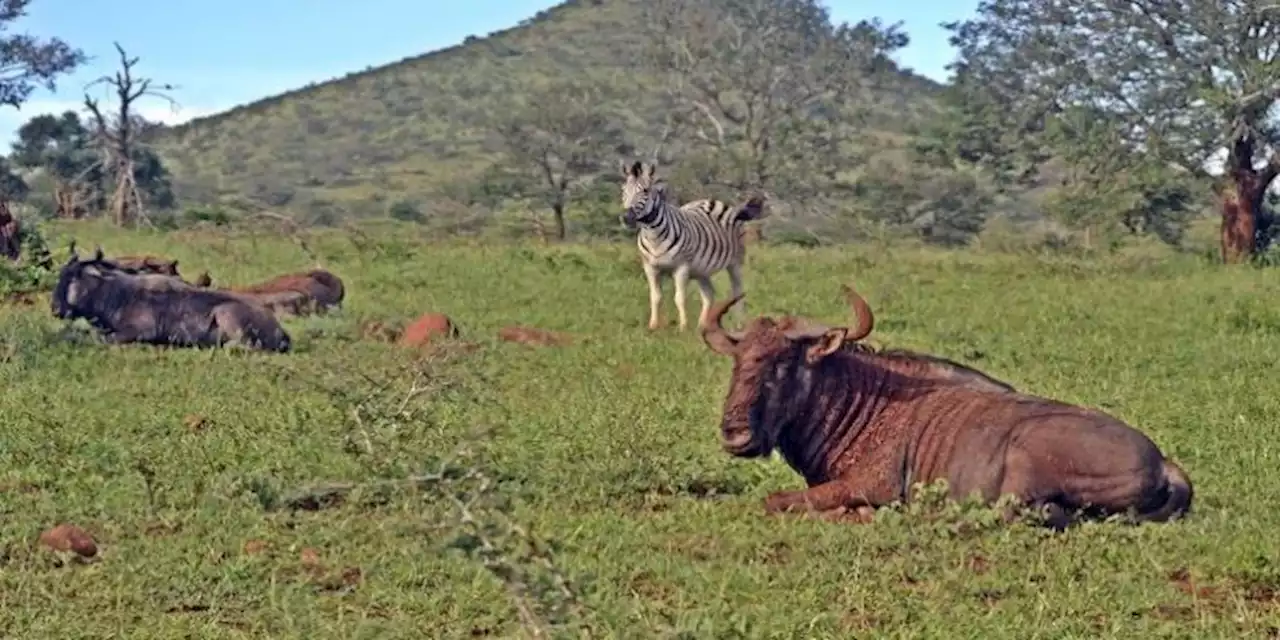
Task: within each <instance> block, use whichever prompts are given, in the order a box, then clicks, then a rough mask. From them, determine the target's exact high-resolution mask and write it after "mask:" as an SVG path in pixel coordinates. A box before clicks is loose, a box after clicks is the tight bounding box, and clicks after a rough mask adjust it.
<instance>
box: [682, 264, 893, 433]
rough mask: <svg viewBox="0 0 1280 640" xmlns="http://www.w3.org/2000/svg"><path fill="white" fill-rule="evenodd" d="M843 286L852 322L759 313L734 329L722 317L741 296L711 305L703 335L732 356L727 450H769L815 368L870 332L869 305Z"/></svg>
mask: <svg viewBox="0 0 1280 640" xmlns="http://www.w3.org/2000/svg"><path fill="white" fill-rule="evenodd" d="M844 291H845V296H846V297H847V298H848V300H849V304H850V305H851V306H852V307H853V311H854V316H855V318H854V320H855V322H854V325H855V326H854V327H853V328H849V327H835V328H830V327H826V326H823V325H819V324H816V323H813V322H810V321H807V320H804V319H802V318H794V317H785V318H781V319H774V318H770V317H767V316H761V317H758V318H756V319H754V320H752V321H751V322H750V323H749V324H748V325H747V327H746V329H745V330H743V331H741V332H730V331H728V330H726V329H725V328H724V326H723V325H722V324H721V321H722V319H723V318H724V315H725V312H727V311H728V310H729V308H730V307H732V306H733V305H734V304H736V303H737V302H738V301H739V300H741V299H742V296H738V297H736V298H733V299H730V300H726V301H723V302H720V303H718V304H717V305H716V306H715V307H713V308H712V310H711V313H710V318H709V322H708V326H707V327H705V328H703V329H702V339H703V340H704V341H705V342H706V343H707V346H708V347H710V348H711V350H712V351H715V352H716V353H719V354H721V355H727V356H730V357H732V358H733V376H732V378H731V380H730V382H729V394H728V396H727V397H726V398H725V402H724V414H723V417H722V419H721V424H720V436H721V439H722V442H723V446H724V449H725V451H727V452H729V453H731V454H733V455H735V456H739V457H744V458H750V457H763V456H767V455H769V453H770V452H772V451H773V449H774V447H776V446H777V444H778V437H779V434H780V432H781V430H782V428H783V427H784V426H786V424H787V422H788V421H790V420H791V419H792V418H793V417H794V415H793V414H794V406H793V405H794V402H793V400H795V399H796V398H801V397H803V396H804V395H805V392H807V391H808V390H809V389H810V388H811V386H812V382H813V373H814V371H815V370H816V369H818V368H819V367H821V366H822V364H823V362H824V361H825V360H826V358H827V357H828V356H830V355H831V354H833V353H836V352H838V351H840V350H841V348H842V347H843V346H844V345H845V344H846V343H854V342H857V341H858V340H861V339H863V338H865V337H867V336H868V335H869V334H870V333H871V330H872V328H873V327H874V326H875V316H874V314H872V312H871V307H870V306H868V305H867V301H866V300H864V299H863V298H862V296H861V295H858V293H857V292H856V291H854V290H853V289H852V288H850V287H848V286H846V287H844Z"/></svg>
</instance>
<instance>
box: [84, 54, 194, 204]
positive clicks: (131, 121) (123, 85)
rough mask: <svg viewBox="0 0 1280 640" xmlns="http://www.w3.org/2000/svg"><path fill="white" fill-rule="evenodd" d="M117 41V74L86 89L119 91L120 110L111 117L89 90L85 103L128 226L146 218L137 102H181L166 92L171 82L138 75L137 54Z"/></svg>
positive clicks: (113, 201) (174, 105) (117, 95)
mask: <svg viewBox="0 0 1280 640" xmlns="http://www.w3.org/2000/svg"><path fill="white" fill-rule="evenodd" d="M113 44H115V48H116V51H117V52H118V53H119V54H120V70H119V71H116V72H115V73H114V74H113V75H104V76H102V77H100V78H98V79H97V80H94V81H93V82H90V83H89V84H88V85H87V86H86V87H85V89H86V90H87V89H88V88H89V87H92V86H96V85H105V86H107V87H109V88H110V90H111V91H112V92H113V93H114V94H115V99H116V103H117V104H116V111H115V113H114V114H112V115H111V116H107V115H105V114H104V113H103V112H102V108H101V105H100V103H99V101H98V100H97V99H96V98H93V97H90V96H89V94H88V93H85V96H84V105H85V107H87V108H88V109H89V112H90V113H91V114H92V115H93V119H94V122H95V124H96V134H97V137H98V141H99V144H100V145H101V148H102V152H103V164H104V165H105V166H107V167H109V169H110V171H111V173H112V175H113V177H114V179H115V192H114V193H113V195H112V197H111V205H110V206H111V211H112V214H113V215H114V217H115V221H116V224H118V225H121V226H124V225H126V224H128V223H130V222H132V221H133V220H134V218H141V219H143V220H145V219H146V211H145V208H144V206H143V200H142V196H141V194H140V193H139V191H138V184H137V179H136V177H135V167H134V151H135V150H136V149H137V148H138V147H139V146H141V145H142V141H141V140H140V138H139V135H138V134H139V131H138V126H139V124H141V123H140V120H139V119H138V118H137V115H136V114H135V113H134V109H133V108H134V105H135V103H137V101H138V100H139V99H141V98H147V97H150V98H159V99H161V100H164V101H165V102H168V103H169V105H170V106H171V107H175V108H176V107H177V106H178V103H177V101H175V100H174V99H173V98H171V97H169V96H168V95H167V94H165V93H162V91H172V90H173V89H174V88H175V87H174V86H173V85H170V84H161V85H156V84H155V83H154V81H153V80H152V79H151V78H139V77H135V75H134V72H133V68H134V67H135V66H136V65H137V64H138V60H139V58H138V57H137V56H133V57H129V55H128V54H126V53H125V50H124V48H123V47H121V46H120V44H119V43H113Z"/></svg>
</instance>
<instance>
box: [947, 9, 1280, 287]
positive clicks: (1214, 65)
mask: <svg viewBox="0 0 1280 640" xmlns="http://www.w3.org/2000/svg"><path fill="white" fill-rule="evenodd" d="M944 26H945V27H946V28H947V29H948V30H950V31H951V34H952V36H951V42H952V44H954V45H955V46H956V47H957V48H958V49H959V60H958V62H957V63H956V64H954V65H953V67H952V68H953V69H954V71H955V72H956V74H957V88H958V90H959V91H961V92H963V93H964V94H965V95H967V96H970V97H972V98H974V99H973V101H972V102H973V105H974V109H975V110H976V111H978V112H980V113H981V114H982V115H981V117H980V118H979V119H980V120H981V121H982V122H986V123H992V125H993V128H994V130H996V131H998V132H999V133H1000V136H996V137H995V138H998V139H1001V140H1007V139H1009V138H1016V137H1018V136H1027V137H1028V139H1030V140H1035V141H1037V142H1039V143H1042V144H1044V145H1045V147H1046V148H1049V146H1048V145H1049V142H1050V141H1049V140H1046V139H1045V136H1044V133H1045V131H1046V128H1047V123H1048V122H1049V121H1050V120H1051V119H1053V117H1054V116H1056V115H1058V114H1061V113H1063V112H1064V111H1067V110H1069V109H1071V108H1085V109H1088V110H1089V111H1090V112H1091V113H1096V114H1101V115H1102V116H1104V120H1103V121H1104V122H1106V123H1107V124H1108V126H1109V127H1110V128H1111V133H1112V134H1113V135H1112V136H1111V137H1110V139H1108V140H1106V143H1107V144H1106V146H1100V147H1097V148H1095V150H1094V152H1095V153H1098V154H1114V156H1115V157H1116V158H1123V159H1125V160H1127V161H1132V162H1133V163H1136V164H1140V165H1143V166H1145V167H1146V168H1147V169H1150V167H1154V166H1160V167H1163V166H1166V165H1173V166H1177V167H1179V168H1181V169H1182V170H1184V171H1186V172H1188V173H1189V174H1190V176H1193V177H1194V176H1203V175H1205V164H1206V162H1207V161H1209V160H1210V159H1212V158H1214V157H1215V156H1217V157H1221V153H1222V152H1223V150H1224V149H1225V152H1226V160H1225V178H1226V180H1225V181H1224V182H1225V184H1224V186H1223V189H1222V201H1221V208H1222V216H1223V220H1222V231H1221V234H1222V257H1223V260H1224V261H1225V262H1240V261H1242V260H1245V259H1246V258H1248V257H1249V256H1250V255H1251V254H1252V253H1253V252H1254V251H1255V250H1256V248H1257V231H1258V228H1259V224H1258V223H1259V220H1258V216H1259V213H1260V212H1261V210H1262V202H1263V198H1264V194H1265V191H1266V188H1267V186H1268V185H1269V184H1270V183H1271V182H1272V180H1274V179H1275V177H1276V176H1277V175H1278V174H1280V156H1277V155H1276V154H1275V153H1274V152H1273V145H1274V144H1275V143H1276V142H1277V141H1280V127H1277V125H1276V123H1275V122H1274V121H1273V120H1272V119H1270V118H1269V113H1270V111H1271V109H1272V107H1273V106H1274V105H1275V103H1276V101H1277V99H1278V98H1280V58H1278V57H1277V56H1280V46H1277V45H1280V41H1278V38H1280V36H1277V30H1280V11H1277V10H1276V8H1275V6H1274V3H1271V2H1260V1H1256V0H1250V1H1242V2H1199V1H1195V0H1162V1H1156V0H1081V1H1079V2H1057V1H1054V0H984V1H983V2H982V3H981V4H980V5H979V7H978V12H977V17H975V18H973V19H971V20H966V21H962V22H955V23H949V24H946V25H944ZM983 153H984V154H989V153H990V152H988V151H983Z"/></svg>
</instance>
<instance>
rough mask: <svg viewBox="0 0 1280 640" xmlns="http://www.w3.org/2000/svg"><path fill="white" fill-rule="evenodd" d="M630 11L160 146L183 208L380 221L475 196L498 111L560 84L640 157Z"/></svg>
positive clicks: (915, 105) (316, 96) (655, 114)
mask: <svg viewBox="0 0 1280 640" xmlns="http://www.w3.org/2000/svg"><path fill="white" fill-rule="evenodd" d="M639 11H640V9H639V5H638V4H637V3H634V2H630V1H627V0H569V1H568V2H565V3H564V4H562V5H560V6H558V7H556V8H553V9H550V10H548V11H544V12H542V13H540V14H539V15H537V16H534V17H532V18H530V19H528V20H525V21H524V22H522V23H521V24H520V25H518V26H516V27H514V28H512V29H509V30H506V31H502V32H498V33H494V34H491V35H490V36H488V37H476V36H473V37H468V38H467V40H466V42H465V43H464V44H461V45H459V46H456V47H452V48H449V49H444V50H440V51H435V52H432V53H427V54H424V55H421V56H418V57H414V58H408V59H405V60H401V61H399V62H395V63H392V64H388V65H386V66H383V67H379V68H376V69H367V70H365V71H362V72H358V73H352V74H349V75H347V76H346V77H344V78H341V79H336V80H332V81H330V82H327V83H324V84H319V85H312V86H307V87H303V88H300V89H298V90H296V91H292V92H289V93H286V94H282V95H279V96H275V97H272V98H267V99H264V100H260V101H258V102H255V103H253V104H249V105H244V106H241V107H237V108H235V109H232V110H230V111H227V112H224V113H221V114H217V115H214V116H210V117H207V118H202V119H199V120H195V121H192V122H190V123H187V124H185V125H183V126H181V127H175V128H172V129H170V130H169V131H168V132H167V133H165V134H164V135H163V136H162V137H161V139H160V140H159V143H158V146H159V149H160V151H161V153H162V154H163V156H164V158H165V159H166V161H167V162H168V164H169V165H170V168H171V170H172V171H173V172H174V174H175V178H176V182H177V186H178V189H179V192H180V196H181V197H183V198H184V199H186V200H188V201H191V200H196V201H209V200H214V199H218V198H222V197H229V196H230V197H248V198H251V199H252V200H253V201H255V202H258V203H261V204H264V205H267V206H271V207H276V208H281V209H287V210H290V209H291V210H294V211H303V210H308V211H311V212H315V210H316V209H323V208H325V207H329V208H332V209H333V210H335V211H337V212H340V213H353V214H368V213H375V212H382V211H385V210H386V208H387V206H388V205H389V204H390V203H393V202H395V201H398V200H404V199H409V200H418V201H428V200H430V199H432V198H438V197H440V196H441V191H442V189H448V188H457V187H458V185H460V184H466V183H468V182H474V181H475V180H476V179H477V177H478V176H479V175H480V173H481V172H482V171H484V169H485V168H486V167H488V166H489V164H490V163H491V160H492V158H493V150H492V147H491V143H488V142H487V137H488V133H487V132H488V131H489V125H490V123H492V122H493V118H494V110H495V105H497V104H499V101H500V100H501V99H502V98H503V97H504V94H507V93H508V92H512V91H520V90H521V87H524V86H528V85H529V84H532V83H536V82H538V81H540V80H543V79H547V78H552V77H557V76H559V77H579V78H580V77H590V78H593V79H598V80H602V81H605V82H609V83H612V84H614V85H615V86H617V87H619V88H620V89H621V90H622V91H624V92H625V93H624V95H625V96H628V98H627V99H626V102H627V103H628V111H629V114H628V115H629V116H630V118H631V120H632V121H631V122H629V123H628V125H627V127H628V130H629V131H631V132H632V136H633V142H634V143H635V144H636V145H637V146H638V147H639V148H645V146H646V144H647V145H652V142H651V141H652V139H653V138H654V136H655V133H656V131H657V130H658V129H659V128H660V124H659V123H660V122H661V121H662V116H663V114H662V113H661V112H660V110H659V109H657V108H656V107H655V104H654V103H653V102H652V99H651V98H650V96H651V95H652V94H653V93H655V92H652V91H650V92H646V91H643V90H642V87H644V86H645V85H646V84H647V83H652V82H655V81H656V80H654V79H653V78H652V77H646V76H644V75H643V74H641V73H639V72H637V71H635V70H634V69H635V62H636V58H637V56H638V55H639V51H640V44H641V43H640V42H639V41H638V37H637V36H636V35H635V30H634V29H633V28H632V26H631V25H632V23H633V22H634V21H636V20H638V19H639ZM900 80H901V81H900V82H899V83H897V85H896V86H895V87H894V88H893V89H892V90H890V91H888V92H887V93H885V94H884V95H882V96H876V98H877V100H878V101H879V102H880V103H881V105H882V107H881V108H880V109H879V111H878V112H877V114H876V116H875V117H874V118H873V119H872V121H871V125H872V126H873V127H874V128H875V129H877V130H880V131H884V132H886V133H891V134H895V133H902V132H904V131H907V130H909V129H910V128H911V127H912V126H914V125H916V124H918V123H919V122H920V121H921V120H922V116H923V114H926V113H928V112H929V110H930V108H931V106H932V104H933V102H932V100H931V99H930V97H929V94H931V93H932V92H934V91H935V90H936V89H937V88H938V86H937V85H936V84H935V83H933V82H932V81H930V80H927V79H924V78H922V77H919V76H915V75H912V74H909V73H905V72H904V73H902V74H900ZM632 87H634V90H633V89H632ZM677 151H678V150H677Z"/></svg>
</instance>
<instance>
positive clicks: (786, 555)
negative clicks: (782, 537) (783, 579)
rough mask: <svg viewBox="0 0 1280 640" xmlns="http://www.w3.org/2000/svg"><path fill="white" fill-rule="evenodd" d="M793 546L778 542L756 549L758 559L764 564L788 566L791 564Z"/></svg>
mask: <svg viewBox="0 0 1280 640" xmlns="http://www.w3.org/2000/svg"><path fill="white" fill-rule="evenodd" d="M792 555H793V554H792V550H791V545H789V544H787V543H785V542H782V541H778V542H770V543H769V544H767V545H765V546H763V547H759V548H758V549H756V559H757V560H759V561H760V562H762V563H764V564H787V563H788V562H791V557H792Z"/></svg>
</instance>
